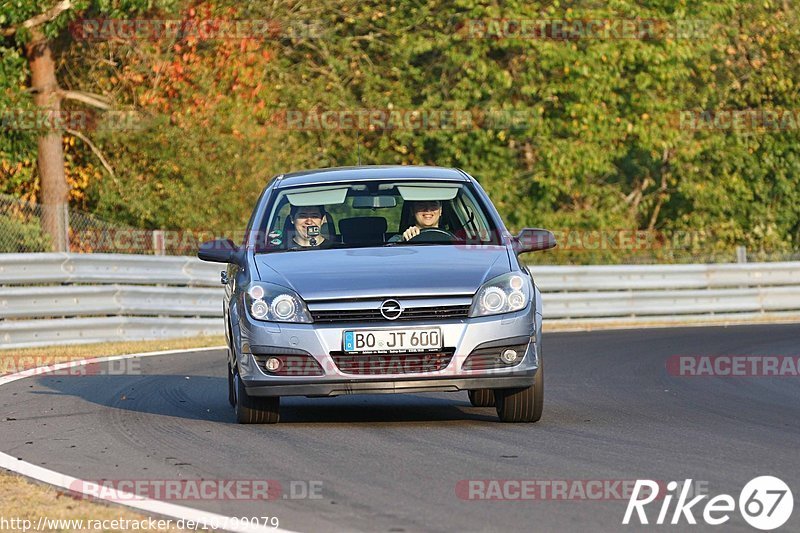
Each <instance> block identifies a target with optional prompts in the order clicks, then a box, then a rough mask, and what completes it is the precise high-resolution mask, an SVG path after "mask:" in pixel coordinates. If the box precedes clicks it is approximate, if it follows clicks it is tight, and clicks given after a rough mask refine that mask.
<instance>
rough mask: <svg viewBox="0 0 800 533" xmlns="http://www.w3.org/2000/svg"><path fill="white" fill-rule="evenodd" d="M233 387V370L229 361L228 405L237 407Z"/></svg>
mask: <svg viewBox="0 0 800 533" xmlns="http://www.w3.org/2000/svg"><path fill="white" fill-rule="evenodd" d="M233 387H234V383H233V369H232V368H231V363H230V361H228V403H230V404H231V407H236V391H235V390H234V388H233Z"/></svg>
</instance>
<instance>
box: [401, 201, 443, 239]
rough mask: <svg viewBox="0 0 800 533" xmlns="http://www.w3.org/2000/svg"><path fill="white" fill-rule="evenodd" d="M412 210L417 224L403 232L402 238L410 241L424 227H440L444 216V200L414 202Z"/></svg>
mask: <svg viewBox="0 0 800 533" xmlns="http://www.w3.org/2000/svg"><path fill="white" fill-rule="evenodd" d="M411 212H412V213H413V214H414V220H415V222H416V224H415V225H414V226H409V228H408V229H406V230H405V231H404V232H403V235H402V237H401V240H403V241H410V240H411V239H413V238H414V237H416V236H417V235H419V233H420V231H422V230H424V229H439V219H441V218H442V202H440V201H439V200H430V201H428V200H424V201H417V202H413V203H412V204H411Z"/></svg>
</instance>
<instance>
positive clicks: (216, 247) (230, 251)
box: [197, 239, 244, 265]
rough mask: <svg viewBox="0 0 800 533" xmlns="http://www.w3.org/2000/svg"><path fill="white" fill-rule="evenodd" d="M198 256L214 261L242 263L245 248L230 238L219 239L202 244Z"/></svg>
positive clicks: (204, 259)
mask: <svg viewBox="0 0 800 533" xmlns="http://www.w3.org/2000/svg"><path fill="white" fill-rule="evenodd" d="M197 257H199V258H200V259H202V260H203V261H210V262H212V263H234V264H236V265H241V264H242V262H243V261H244V250H243V249H242V248H239V247H238V246H236V245H235V244H234V243H233V241H232V240H230V239H217V240H215V241H208V242H204V243H203V244H201V245H200V249H199V250H198V251H197Z"/></svg>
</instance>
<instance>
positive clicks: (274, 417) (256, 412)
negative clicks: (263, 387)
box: [233, 372, 281, 424]
mask: <svg viewBox="0 0 800 533" xmlns="http://www.w3.org/2000/svg"><path fill="white" fill-rule="evenodd" d="M233 381H234V388H235V390H236V405H235V406H234V411H235V412H236V421H237V422H239V423H240V424H275V423H277V422H278V420H279V419H280V405H281V399H280V397H279V396H265V397H259V396H249V395H248V394H247V391H246V390H245V388H244V384H243V383H242V380H241V379H240V378H239V373H238V372H237V373H236V374H235V375H234V376H233Z"/></svg>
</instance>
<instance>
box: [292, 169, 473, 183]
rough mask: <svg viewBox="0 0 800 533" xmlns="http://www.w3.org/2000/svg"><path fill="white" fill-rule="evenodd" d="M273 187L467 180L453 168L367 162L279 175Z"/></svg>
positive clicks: (461, 171) (459, 171)
mask: <svg viewBox="0 0 800 533" xmlns="http://www.w3.org/2000/svg"><path fill="white" fill-rule="evenodd" d="M276 179H277V180H278V182H277V183H276V187H278V188H283V187H294V186H296V185H312V184H317V183H339V182H350V181H383V180H414V181H426V180H430V181H459V182H465V181H469V177H468V176H467V174H466V173H465V172H464V171H463V170H460V169H457V168H445V167H429V166H412V165H368V166H359V167H334V168H321V169H316V170H302V171H300V172H292V173H289V174H282V175H280V176H278V177H277V178H276Z"/></svg>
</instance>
